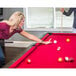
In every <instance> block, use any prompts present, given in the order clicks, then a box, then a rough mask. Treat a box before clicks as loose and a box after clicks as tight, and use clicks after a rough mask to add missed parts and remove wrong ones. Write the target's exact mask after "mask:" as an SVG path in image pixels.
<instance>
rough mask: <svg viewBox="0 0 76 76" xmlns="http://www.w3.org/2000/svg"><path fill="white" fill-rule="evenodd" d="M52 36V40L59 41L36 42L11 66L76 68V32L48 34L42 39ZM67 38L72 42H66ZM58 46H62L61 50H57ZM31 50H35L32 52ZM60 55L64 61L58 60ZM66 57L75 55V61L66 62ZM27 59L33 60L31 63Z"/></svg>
mask: <svg viewBox="0 0 76 76" xmlns="http://www.w3.org/2000/svg"><path fill="white" fill-rule="evenodd" d="M45 38H46V39H45ZM50 38H52V42H53V41H54V40H57V43H56V44H55V43H51V44H48V45H44V44H40V45H39V44H36V45H35V46H33V47H32V48H31V49H29V50H28V52H27V53H25V54H24V55H23V56H22V57H20V58H19V59H18V60H17V61H16V62H15V63H13V64H12V65H11V66H10V67H9V68H76V34H71V33H69V34H66V33H53V34H52V35H49V36H48V34H46V35H45V36H44V37H43V38H42V39H43V40H44V39H45V41H47V40H49V39H50ZM67 38H69V39H70V42H66V39H67ZM57 47H61V50H60V51H57ZM33 50H34V51H33ZM31 51H33V52H32V53H31V54H30V52H31ZM59 57H62V59H63V61H62V62H58V58H59ZM65 57H69V58H70V57H73V58H74V62H65V60H64V58H65ZM27 59H30V60H31V63H30V64H28V63H27Z"/></svg>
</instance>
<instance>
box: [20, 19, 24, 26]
mask: <svg viewBox="0 0 76 76" xmlns="http://www.w3.org/2000/svg"><path fill="white" fill-rule="evenodd" d="M23 25H24V18H23V19H22V20H21V22H20V24H19V27H22V26H23Z"/></svg>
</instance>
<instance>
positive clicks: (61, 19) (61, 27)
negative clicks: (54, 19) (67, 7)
mask: <svg viewBox="0 0 76 76" xmlns="http://www.w3.org/2000/svg"><path fill="white" fill-rule="evenodd" d="M62 32H63V13H61V33H62Z"/></svg>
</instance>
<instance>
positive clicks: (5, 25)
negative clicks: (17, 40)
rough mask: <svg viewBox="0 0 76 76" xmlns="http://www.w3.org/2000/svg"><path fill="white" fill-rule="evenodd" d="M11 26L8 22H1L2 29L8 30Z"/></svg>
mask: <svg viewBox="0 0 76 76" xmlns="http://www.w3.org/2000/svg"><path fill="white" fill-rule="evenodd" d="M8 26H9V24H8V23H7V22H6V21H1V22H0V28H7V27H8Z"/></svg>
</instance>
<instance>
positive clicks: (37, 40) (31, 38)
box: [20, 30, 51, 44]
mask: <svg viewBox="0 0 76 76" xmlns="http://www.w3.org/2000/svg"><path fill="white" fill-rule="evenodd" d="M20 34H21V35H22V36H24V37H27V38H28V39H30V40H33V41H36V42H37V43H43V44H49V43H51V42H50V40H51V39H50V40H49V41H42V40H41V39H39V38H38V37H36V36H34V35H32V34H29V33H27V32H25V31H24V30H23V31H22V32H20Z"/></svg>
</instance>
